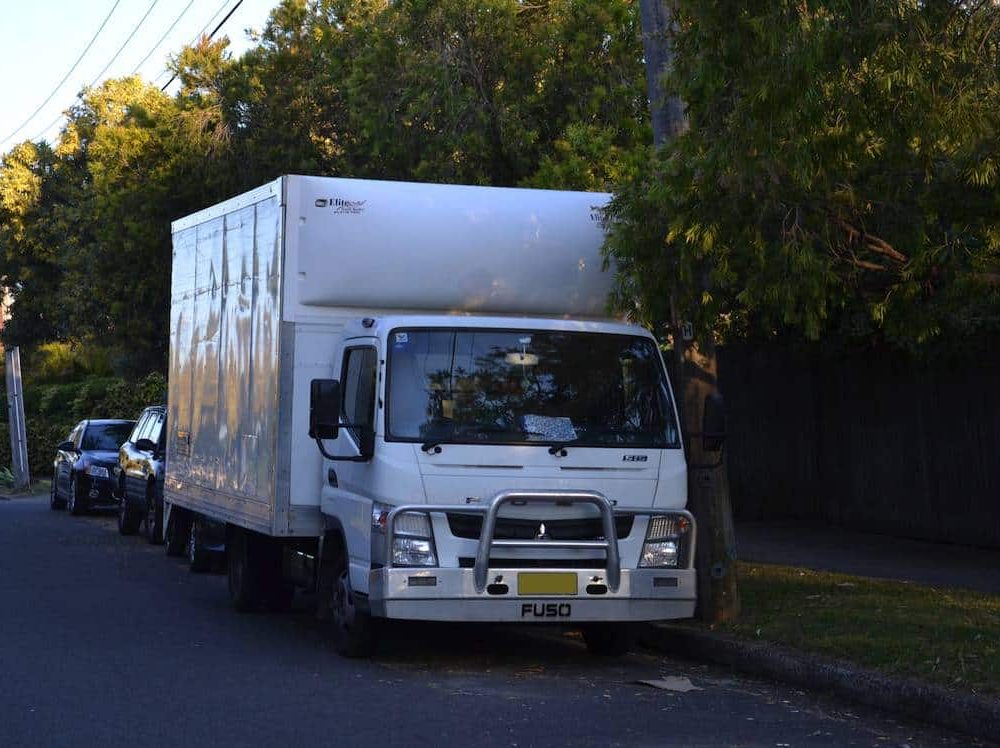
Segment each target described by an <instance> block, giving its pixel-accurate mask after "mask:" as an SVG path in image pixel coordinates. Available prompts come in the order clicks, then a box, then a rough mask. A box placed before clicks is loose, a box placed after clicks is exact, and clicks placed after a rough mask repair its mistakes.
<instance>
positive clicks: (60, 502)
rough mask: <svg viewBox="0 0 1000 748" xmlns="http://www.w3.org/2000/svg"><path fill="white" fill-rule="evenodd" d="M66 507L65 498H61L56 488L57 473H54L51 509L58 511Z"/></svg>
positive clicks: (50, 494)
mask: <svg viewBox="0 0 1000 748" xmlns="http://www.w3.org/2000/svg"><path fill="white" fill-rule="evenodd" d="M65 508H66V501H65V499H60V498H59V492H58V491H57V490H56V475H55V473H53V474H52V487H51V488H50V489H49V509H51V510H53V511H58V510H60V509H65Z"/></svg>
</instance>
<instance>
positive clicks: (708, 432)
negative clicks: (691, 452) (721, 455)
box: [701, 392, 726, 452]
mask: <svg viewBox="0 0 1000 748" xmlns="http://www.w3.org/2000/svg"><path fill="white" fill-rule="evenodd" d="M725 441H726V404H725V401H724V400H723V398H722V395H721V394H720V393H718V392H713V393H712V394H711V395H709V396H708V397H706V398H705V409H704V410H703V411H702V419H701V448H702V449H703V450H704V451H705V452H718V451H719V450H721V449H722V445H723V444H724V443H725Z"/></svg>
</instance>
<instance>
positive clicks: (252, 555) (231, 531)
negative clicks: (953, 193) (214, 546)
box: [226, 525, 261, 613]
mask: <svg viewBox="0 0 1000 748" xmlns="http://www.w3.org/2000/svg"><path fill="white" fill-rule="evenodd" d="M256 545H257V543H255V542H254V537H253V535H251V533H249V532H247V531H246V530H244V529H243V528H242V527H234V526H232V525H230V526H229V528H228V532H227V533H226V564H227V569H228V572H229V575H228V576H229V579H228V581H229V601H230V602H231V603H232V604H233V607H234V608H236V610H238V611H240V612H241V613H249V612H250V611H253V610H256V609H257V607H258V606H259V605H260V598H261V584H260V562H259V559H258V558H257V555H258V554H257V553H256V552H255V551H256Z"/></svg>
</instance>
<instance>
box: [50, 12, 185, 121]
mask: <svg viewBox="0 0 1000 748" xmlns="http://www.w3.org/2000/svg"><path fill="white" fill-rule="evenodd" d="M192 1H193V0H192ZM119 2H121V0H118V1H117V2H116V3H115V7H118V3H119ZM158 2H159V0H153V2H152V4H151V5H150V6H149V8H148V9H147V10H146V13H145V15H143V17H142V18H140V19H139V23H138V24H137V25H136V27H135V28H133V29H132V33H130V34H129V35H128V39H126V40H125V43H124V44H122V45H121V46H120V47H119V48H118V51H117V52H115V54H114V57H112V58H111V60H109V61H108V64H107V65H105V66H104V68H103V69H102V70H101V72H100V73H98V74H97V77H96V78H94V80H92V81H91V82H90V86H89V88H93V86H94V84H96V83H97V82H98V81H99V80H100V79H101V77H102V76H103V75H104V74H105V73H106V72H107V71H108V68H110V67H111V66H112V65H113V64H114V62H115V60H117V59H118V57H119V55H121V53H122V52H123V51H124V49H125V47H127V46H128V43H129V42H130V41H132V37H134V36H135V35H136V33H137V32H138V31H139V29H140V28H142V25H143V24H144V23H145V22H146V19H147V18H149V14H150V13H152V12H153V8H155V7H156V4H157V3H158ZM190 5H191V4H190V3H188V7H190ZM111 10H112V12H114V8H112V9H111ZM186 11H187V8H185V9H184V11H183V12H182V13H181V15H182V16H183V15H184V12H186ZM108 17H109V18H110V17H111V14H110V13H109V14H108ZM177 20H180V18H178V19H177ZM106 22H107V19H105V23H106ZM174 23H175V24H176V23H177V21H175V22H174ZM102 27H103V26H102ZM171 28H173V27H171ZM168 33H169V32H168ZM95 38H96V37H95ZM162 41H163V40H162V39H161V40H160V42H157V46H159V44H160V43H161V42H162ZM91 43H93V42H91ZM143 62H145V60H143ZM140 65H141V63H140ZM49 98H51V97H49ZM77 98H79V96H77ZM74 101H75V99H74ZM43 106H44V104H43ZM63 111H65V110H63ZM62 118H63V112H59V114H58V115H57V116H56V118H55V119H54V120H52V121H51V122H50V123H49V124H47V125H46V126H45V127H44V129H42V131H41V132H39V133H38V135H36V136H35V137H34V138H33V140H41V138H42V136H43V135H45V133H47V132H48V131H49V130H51V129H52V127H53V126H54V125H56V124H58V122H59V120H61V119H62Z"/></svg>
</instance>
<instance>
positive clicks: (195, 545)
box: [187, 519, 212, 574]
mask: <svg viewBox="0 0 1000 748" xmlns="http://www.w3.org/2000/svg"><path fill="white" fill-rule="evenodd" d="M187 557H188V568H189V569H191V571H193V572H194V573H196V574H201V573H203V572H206V571H208V570H209V569H211V568H212V552H211V551H209V550H208V549H206V548H205V544H204V543H203V542H202V539H201V523H200V522H199V521H198V520H197V519H192V520H191V529H190V530H189V531H188V542H187Z"/></svg>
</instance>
